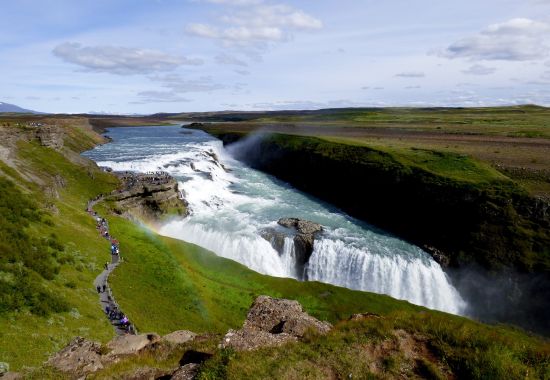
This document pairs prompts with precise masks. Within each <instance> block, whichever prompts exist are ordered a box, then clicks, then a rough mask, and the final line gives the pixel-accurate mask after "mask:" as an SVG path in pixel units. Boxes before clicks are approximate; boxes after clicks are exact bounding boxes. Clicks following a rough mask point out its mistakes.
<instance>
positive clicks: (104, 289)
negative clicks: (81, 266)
mask: <svg viewBox="0 0 550 380" xmlns="http://www.w3.org/2000/svg"><path fill="white" fill-rule="evenodd" d="M105 288H107V287H106V286H105V284H103V293H105Z"/></svg>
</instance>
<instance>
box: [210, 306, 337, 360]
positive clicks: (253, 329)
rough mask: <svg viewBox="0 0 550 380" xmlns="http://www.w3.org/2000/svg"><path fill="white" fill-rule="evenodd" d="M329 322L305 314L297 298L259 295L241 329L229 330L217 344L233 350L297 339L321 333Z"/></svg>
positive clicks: (326, 328) (324, 331)
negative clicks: (294, 299)
mask: <svg viewBox="0 0 550 380" xmlns="http://www.w3.org/2000/svg"><path fill="white" fill-rule="evenodd" d="M331 328H332V325H331V324H330V323H328V322H322V321H319V320H318V319H316V318H314V317H312V316H310V315H309V314H307V313H306V312H305V311H304V310H303V308H302V305H300V303H298V301H293V300H287V299H277V298H272V297H269V296H259V297H258V298H256V300H255V301H254V303H253V304H252V306H251V308H250V310H249V312H248V315H247V317H246V320H245V322H244V324H243V328H242V329H241V330H229V331H228V333H227V334H226V335H225V337H224V338H223V340H222V343H221V347H223V348H232V349H234V350H237V351H243V350H253V349H256V348H260V347H269V346H279V345H282V344H284V343H287V342H293V341H297V340H299V339H300V338H302V337H303V336H304V335H305V334H306V332H307V331H310V330H311V331H314V332H316V333H319V334H325V333H327V332H329V331H330V329H331Z"/></svg>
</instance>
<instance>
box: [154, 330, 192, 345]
mask: <svg viewBox="0 0 550 380" xmlns="http://www.w3.org/2000/svg"><path fill="white" fill-rule="evenodd" d="M196 336H197V334H195V333H194V332H192V331H189V330H178V331H174V332H171V333H170V334H166V335H164V336H163V337H162V340H163V341H165V342H168V343H172V344H183V343H187V342H189V341H191V340H193V339H194V338H195V337H196Z"/></svg>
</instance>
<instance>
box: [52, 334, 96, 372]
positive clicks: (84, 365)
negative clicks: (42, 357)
mask: <svg viewBox="0 0 550 380" xmlns="http://www.w3.org/2000/svg"><path fill="white" fill-rule="evenodd" d="M46 364H48V365H51V366H52V367H54V368H55V369H57V370H59V371H61V372H65V373H69V374H71V375H72V376H74V377H80V376H84V375H86V374H89V373H92V372H95V371H98V370H100V369H102V368H103V364H102V363H101V344H100V343H98V342H92V341H90V340H87V339H84V338H82V337H76V338H74V339H73V340H72V341H71V342H70V343H69V344H68V345H67V346H66V347H65V348H63V349H62V350H61V351H59V352H57V353H56V354H55V355H53V356H52V357H51V358H50V359H49V360H48V361H47V362H46Z"/></svg>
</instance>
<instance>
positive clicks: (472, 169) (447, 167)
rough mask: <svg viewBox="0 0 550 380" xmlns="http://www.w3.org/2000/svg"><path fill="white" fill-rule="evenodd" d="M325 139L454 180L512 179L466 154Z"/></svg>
mask: <svg viewBox="0 0 550 380" xmlns="http://www.w3.org/2000/svg"><path fill="white" fill-rule="evenodd" d="M321 139H322V140H326V141H330V142H335V143H338V144H344V145H351V146H363V147H366V148H369V149H372V150H375V151H380V152H385V153H387V154H389V155H390V156H391V157H392V158H393V159H394V160H395V161H397V162H399V163H401V164H403V165H404V166H414V167H417V168H419V169H422V170H425V171H427V172H430V173H433V174H435V175H439V176H442V177H446V178H451V179H454V180H459V181H465V182H472V183H476V182H477V183H479V182H493V181H509V178H508V177H506V176H505V175H504V174H502V173H500V172H499V171H497V170H496V169H494V168H493V167H491V166H490V165H488V164H486V163H484V162H481V161H478V160H475V159H473V158H472V157H469V156H467V155H464V154H458V153H452V152H444V151H440V150H432V149H419V148H410V147H388V146H387V145H383V144H377V143H376V142H370V143H368V142H363V141H357V140H350V139H338V138H334V137H324V136H323V137H321Z"/></svg>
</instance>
